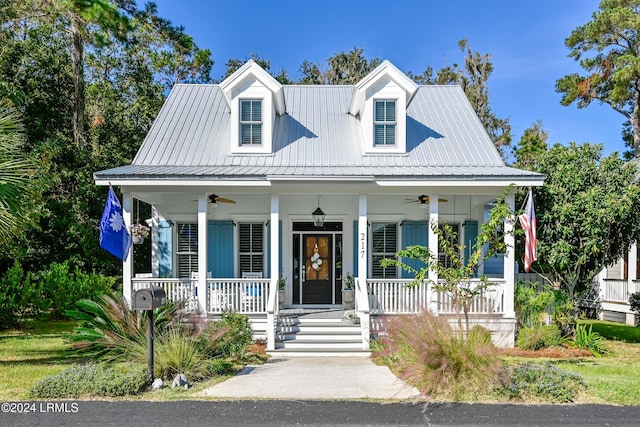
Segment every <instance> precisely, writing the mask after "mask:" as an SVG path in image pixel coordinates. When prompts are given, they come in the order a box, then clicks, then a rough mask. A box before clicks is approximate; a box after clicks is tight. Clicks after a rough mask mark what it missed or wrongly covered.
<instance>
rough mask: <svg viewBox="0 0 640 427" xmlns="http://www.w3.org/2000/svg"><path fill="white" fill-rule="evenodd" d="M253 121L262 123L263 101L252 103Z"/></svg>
mask: <svg viewBox="0 0 640 427" xmlns="http://www.w3.org/2000/svg"><path fill="white" fill-rule="evenodd" d="M251 110H252V111H251V121H254V122H261V121H262V101H251Z"/></svg>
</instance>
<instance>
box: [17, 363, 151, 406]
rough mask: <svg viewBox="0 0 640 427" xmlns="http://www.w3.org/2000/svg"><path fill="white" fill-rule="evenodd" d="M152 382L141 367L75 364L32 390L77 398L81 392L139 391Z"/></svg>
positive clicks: (49, 395) (33, 394)
mask: <svg viewBox="0 0 640 427" xmlns="http://www.w3.org/2000/svg"><path fill="white" fill-rule="evenodd" d="M149 384H150V379H149V376H148V375H147V372H146V370H145V369H143V368H141V367H124V368H121V369H116V368H109V367H107V366H106V365H104V364H93V363H89V364H86V365H74V366H72V367H71V368H68V369H65V370H64V371H61V372H59V373H57V374H56V375H52V376H49V377H46V378H44V379H43V380H41V381H39V382H37V383H36V384H35V385H34V386H33V387H32V388H31V389H30V390H29V397H30V398H34V399H56V398H77V397H80V396H87V395H93V396H107V397H116V396H125V395H134V394H139V393H141V392H142V391H144V390H145V389H146V388H147V387H148V386H149Z"/></svg>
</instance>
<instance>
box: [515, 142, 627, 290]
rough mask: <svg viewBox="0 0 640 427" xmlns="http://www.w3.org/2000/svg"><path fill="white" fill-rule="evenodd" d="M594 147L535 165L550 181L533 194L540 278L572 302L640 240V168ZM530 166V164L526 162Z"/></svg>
mask: <svg viewBox="0 0 640 427" xmlns="http://www.w3.org/2000/svg"><path fill="white" fill-rule="evenodd" d="M602 149H603V147H602V146H601V145H594V144H583V145H577V144H574V143H572V144H570V145H569V146H564V145H559V144H558V145H555V146H553V147H552V148H550V149H549V150H546V151H544V152H543V153H542V154H541V155H540V156H539V157H538V158H537V160H536V161H535V162H533V163H529V164H533V165H534V168H533V169H535V170H536V171H538V172H541V173H543V174H545V175H546V179H545V185H544V186H543V187H540V188H537V189H535V190H534V200H535V207H536V217H537V232H538V261H537V263H536V264H534V269H535V270H536V271H537V272H546V273H551V274H552V275H553V277H554V281H555V282H556V283H558V284H559V285H560V286H561V287H562V288H563V289H564V290H565V291H566V292H567V295H568V296H569V297H571V298H573V297H575V296H576V295H577V294H578V293H579V292H581V291H583V290H585V289H588V288H589V286H590V284H591V283H592V280H593V279H594V278H595V276H596V275H597V274H598V273H599V272H600V271H601V270H602V268H604V267H606V266H609V265H612V264H614V263H615V262H616V261H618V260H619V258H620V257H621V256H622V255H623V254H624V253H625V252H627V251H628V249H629V246H630V245H631V243H632V242H634V241H635V240H636V238H637V236H640V184H639V182H638V168H637V165H636V162H626V163H625V162H624V161H623V160H621V159H620V158H619V157H618V156H617V155H616V154H612V155H609V156H607V157H604V156H603V154H602ZM527 161H528V160H527Z"/></svg>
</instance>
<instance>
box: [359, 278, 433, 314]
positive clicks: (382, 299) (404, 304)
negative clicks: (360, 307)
mask: <svg viewBox="0 0 640 427" xmlns="http://www.w3.org/2000/svg"><path fill="white" fill-rule="evenodd" d="M411 282H412V280H411V279H368V280H367V285H368V288H369V307H370V310H371V314H383V313H384V314H403V313H418V312H419V311H421V310H422V309H423V308H425V307H427V306H428V301H427V290H428V289H427V288H428V286H427V284H426V283H423V284H421V285H418V286H412V287H409V286H408V285H409V284H410V283H411Z"/></svg>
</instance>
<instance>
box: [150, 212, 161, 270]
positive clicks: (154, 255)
mask: <svg viewBox="0 0 640 427" xmlns="http://www.w3.org/2000/svg"><path fill="white" fill-rule="evenodd" d="M159 225H160V220H159V215H158V210H157V209H156V208H155V206H151V274H152V275H153V277H160V260H159V259H158V244H159V240H160V239H159V238H158V233H159V231H160V229H159Z"/></svg>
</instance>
